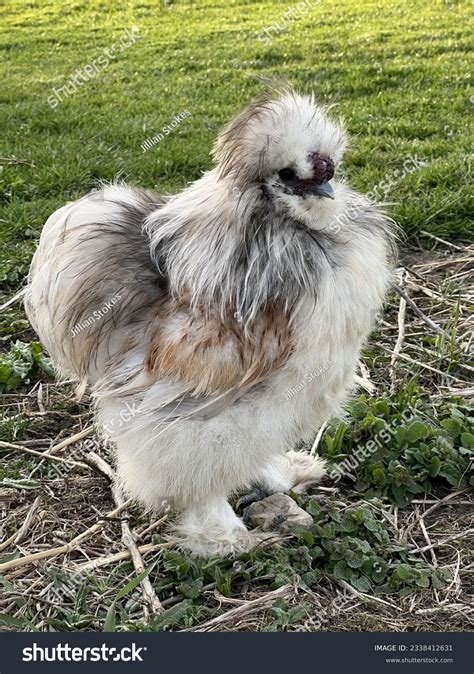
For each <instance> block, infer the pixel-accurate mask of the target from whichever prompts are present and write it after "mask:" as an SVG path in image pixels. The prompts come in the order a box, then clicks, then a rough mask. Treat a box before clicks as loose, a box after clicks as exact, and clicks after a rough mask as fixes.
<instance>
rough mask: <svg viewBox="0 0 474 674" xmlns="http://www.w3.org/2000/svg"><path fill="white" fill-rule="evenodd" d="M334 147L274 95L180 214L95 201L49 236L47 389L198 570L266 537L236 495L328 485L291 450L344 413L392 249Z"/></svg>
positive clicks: (38, 300)
mask: <svg viewBox="0 0 474 674" xmlns="http://www.w3.org/2000/svg"><path fill="white" fill-rule="evenodd" d="M345 145H346V134H345V131H344V129H343V127H342V125H341V123H340V122H336V121H331V120H330V119H329V118H328V116H327V111H326V110H325V109H323V108H321V107H318V106H317V105H316V104H315V101H314V97H313V96H303V95H299V94H297V93H296V92H294V91H293V90H291V89H290V88H287V89H281V90H278V91H276V92H272V93H271V94H268V95H265V96H262V97H260V98H259V99H258V100H255V101H254V102H253V103H251V104H250V106H249V107H248V108H247V109H245V110H244V111H243V112H241V113H240V114H238V115H237V116H236V117H235V118H234V119H233V120H232V121H231V122H230V123H229V124H228V125H227V126H226V127H225V128H224V129H223V131H222V132H221V133H220V135H219V137H218V139H217V141H216V144H215V146H214V149H213V159H214V162H215V166H214V168H212V169H211V170H210V171H208V172H206V173H204V175H203V176H202V177H201V178H199V179H198V180H197V181H196V182H194V183H193V184H191V185H190V186H189V187H187V188H186V189H184V190H183V191H182V192H180V193H179V194H176V195H173V196H162V195H160V194H158V193H156V192H152V191H147V190H142V189H136V188H133V187H128V186H125V185H122V184H112V185H101V186H100V188H98V189H96V190H94V191H93V192H91V193H90V194H87V195H86V196H84V197H83V198H81V199H79V200H77V201H75V202H73V203H68V204H67V205H65V206H63V207H62V208H60V209H59V210H57V211H56V212H55V213H53V215H51V217H50V218H49V219H48V221H47V222H46V224H45V226H44V229H43V232H42V235H41V240H40V243H39V247H38V249H37V251H36V254H35V256H34V258H33V262H32V265H31V271H30V277H29V287H28V291H27V296H26V301H25V305H26V310H27V314H28V317H29V319H30V321H31V323H32V325H33V327H34V328H35V330H36V332H37V333H38V335H39V337H40V339H41V341H42V343H43V344H44V346H45V347H46V348H47V350H48V351H49V353H50V355H51V356H52V358H53V360H54V362H55V364H56V366H57V369H58V372H59V374H60V375H61V376H64V377H68V378H70V377H73V378H74V379H76V380H77V381H79V382H81V384H82V386H85V385H90V387H91V393H92V396H93V400H94V403H95V407H96V411H97V422H98V427H99V428H102V432H103V433H104V435H106V436H107V438H108V439H110V440H111V442H112V443H113V444H114V445H115V447H116V456H117V475H118V479H119V480H120V484H121V486H122V488H123V490H124V491H125V492H126V493H127V494H128V495H129V496H132V497H136V498H137V499H139V501H140V502H141V503H142V504H143V505H144V506H145V507H147V508H148V509H150V510H153V511H159V510H160V509H162V508H166V507H168V508H171V509H172V510H173V512H175V513H176V514H177V517H176V519H175V524H174V535H175V537H176V538H177V540H179V541H180V543H181V544H182V546H183V547H184V548H185V549H187V550H189V551H190V552H191V553H192V554H194V555H197V556H204V557H206V556H211V555H231V554H238V553H241V552H244V551H247V550H250V549H251V548H253V547H254V546H255V545H257V544H258V543H259V542H260V541H262V539H264V538H265V537H266V536H268V535H269V534H268V533H263V532H260V531H258V530H255V529H254V530H248V529H247V528H246V526H245V525H244V523H243V521H242V520H241V519H240V518H239V517H238V516H237V515H236V513H235V512H234V510H233V509H232V507H231V505H230V503H229V500H228V499H229V498H230V497H232V496H233V495H235V494H237V493H238V492H239V491H240V492H242V491H244V490H252V489H254V490H255V489H256V488H258V489H259V490H260V493H264V494H271V493H275V492H287V491H289V490H290V489H295V490H297V491H298V490H299V491H303V490H304V489H306V488H307V487H308V486H310V485H312V484H314V483H316V482H317V481H319V480H320V479H321V478H322V477H323V475H324V473H325V464H324V461H323V460H322V459H321V458H319V457H317V456H310V455H309V454H307V453H304V452H299V451H293V450H292V447H294V446H295V443H296V442H297V441H299V440H302V439H305V438H306V439H309V438H310V437H311V436H312V435H313V434H314V432H315V430H317V428H318V427H319V426H320V425H321V424H322V423H323V422H324V421H325V420H327V419H328V418H330V417H333V416H335V415H337V414H339V413H341V412H342V410H343V406H344V402H345V400H346V398H347V396H348V394H349V392H350V390H351V388H352V386H353V381H354V373H355V369H356V366H357V361H358V356H359V351H360V349H361V346H362V344H363V342H364V339H365V338H366V337H367V335H368V333H369V331H370V329H371V327H372V325H373V322H374V318H375V316H376V315H377V313H378V311H379V310H380V308H381V305H382V301H383V297H384V293H385V290H386V287H387V284H388V281H389V277H390V267H391V257H392V249H393V241H394V234H393V227H392V222H391V220H390V219H389V218H387V217H386V216H385V215H384V213H383V212H382V211H381V210H380V209H379V208H378V207H377V206H375V205H373V204H371V203H370V202H369V200H368V199H366V198H364V197H363V196H361V195H359V194H357V193H356V192H354V191H353V190H351V189H350V188H349V187H348V186H347V184H345V183H344V182H343V181H342V180H337V179H335V178H334V173H335V170H336V167H337V165H338V164H339V163H340V161H341V159H342V156H343V152H344V149H345ZM315 371H317V372H318V373H319V374H318V376H315V377H308V376H307V375H308V373H311V372H315ZM302 382H304V383H305V384H304V385H301V383H302ZM296 390H297V391H298V392H297V393H295V394H294V395H291V396H289V395H288V394H287V392H288V391H296Z"/></svg>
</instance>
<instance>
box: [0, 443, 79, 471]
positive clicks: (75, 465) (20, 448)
mask: <svg viewBox="0 0 474 674" xmlns="http://www.w3.org/2000/svg"><path fill="white" fill-rule="evenodd" d="M0 448H2V449H14V450H15V451H17V452H24V453H25V454H31V455H32V456H39V457H40V458H41V459H48V461H56V462H58V463H63V464H66V466H70V467H72V468H89V466H88V465H87V464H85V463H82V462H81V461H74V460H73V459H63V458H61V457H60V456H51V455H50V454H48V453H47V452H37V451H36V450H35V449H30V448H29V447H24V446H23V445H16V444H13V443H12V442H3V441H0Z"/></svg>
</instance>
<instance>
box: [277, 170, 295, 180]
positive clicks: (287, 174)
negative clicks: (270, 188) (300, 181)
mask: <svg viewBox="0 0 474 674" xmlns="http://www.w3.org/2000/svg"><path fill="white" fill-rule="evenodd" d="M278 175H279V176H280V178H281V179H282V180H283V181H287V180H294V179H295V178H296V173H295V172H294V171H293V169H292V168H289V167H287V168H283V169H281V171H278Z"/></svg>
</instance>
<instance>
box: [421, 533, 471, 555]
mask: <svg viewBox="0 0 474 674" xmlns="http://www.w3.org/2000/svg"><path fill="white" fill-rule="evenodd" d="M471 534H474V529H466V531H460V532H458V533H457V534H451V536H448V537H447V538H443V539H442V540H441V541H437V542H436V543H430V545H425V547H424V548H416V549H415V550H410V554H411V555H415V554H419V553H421V552H427V551H428V550H432V549H433V548H439V547H441V546H443V545H446V543H450V542H451V541H456V540H458V539H459V538H464V537H465V536H470V535H471Z"/></svg>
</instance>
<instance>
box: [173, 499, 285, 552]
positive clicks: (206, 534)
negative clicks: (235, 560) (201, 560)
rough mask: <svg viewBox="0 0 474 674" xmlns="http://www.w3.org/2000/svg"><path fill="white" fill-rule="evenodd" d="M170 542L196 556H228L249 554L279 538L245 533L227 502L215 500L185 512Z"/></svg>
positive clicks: (270, 535) (241, 523) (252, 532)
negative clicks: (254, 549)
mask: <svg viewBox="0 0 474 674" xmlns="http://www.w3.org/2000/svg"><path fill="white" fill-rule="evenodd" d="M173 539H174V540H176V541H177V542H178V545H179V546H180V547H181V548H183V549H185V550H188V551H189V552H190V553H191V554H192V555H193V556H195V557H214V556H219V557H231V556H235V555H239V554H242V553H244V552H248V551H249V550H252V549H253V548H256V547H257V546H258V545H260V544H261V543H263V542H264V541H269V540H270V539H275V541H276V539H278V535H276V534H274V533H273V534H272V533H268V532H267V533H264V532H259V531H248V530H247V529H246V527H245V525H244V523H243V522H242V520H241V519H240V518H238V517H237V515H236V514H235V513H234V511H233V510H232V508H231V506H230V505H229V503H227V500H226V499H224V498H222V499H215V500H213V501H211V502H208V503H203V504H199V505H195V506H193V507H191V508H189V509H188V510H186V511H185V512H184V514H183V515H182V516H181V519H180V520H179V521H178V523H177V524H176V525H175V527H174V529H173Z"/></svg>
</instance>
